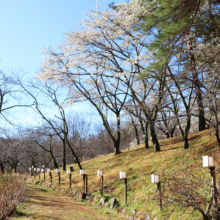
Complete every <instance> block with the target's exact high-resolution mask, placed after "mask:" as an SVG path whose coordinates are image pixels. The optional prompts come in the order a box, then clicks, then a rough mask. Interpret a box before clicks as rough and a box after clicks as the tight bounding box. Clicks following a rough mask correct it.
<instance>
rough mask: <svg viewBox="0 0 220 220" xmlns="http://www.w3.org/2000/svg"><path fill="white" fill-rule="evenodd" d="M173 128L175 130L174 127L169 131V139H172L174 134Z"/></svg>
mask: <svg viewBox="0 0 220 220" xmlns="http://www.w3.org/2000/svg"><path fill="white" fill-rule="evenodd" d="M175 128H176V127H174V128H172V129H171V130H170V137H171V138H173V134H174V131H175Z"/></svg>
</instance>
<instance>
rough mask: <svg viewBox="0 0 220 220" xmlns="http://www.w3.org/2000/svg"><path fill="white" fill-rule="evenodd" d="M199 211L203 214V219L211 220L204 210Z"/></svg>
mask: <svg viewBox="0 0 220 220" xmlns="http://www.w3.org/2000/svg"><path fill="white" fill-rule="evenodd" d="M199 212H200V213H201V214H202V217H203V220H210V218H209V216H207V215H206V214H205V213H204V212H203V210H199Z"/></svg>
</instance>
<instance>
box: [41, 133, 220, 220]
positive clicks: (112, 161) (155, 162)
mask: <svg viewBox="0 0 220 220" xmlns="http://www.w3.org/2000/svg"><path fill="white" fill-rule="evenodd" d="M213 133H214V132H213V130H205V131H203V132H199V133H196V134H191V135H190V136H189V144H190V149H188V150H184V149H183V148H182V146H183V144H182V140H181V138H180V137H177V138H172V139H166V140H161V141H160V145H161V152H158V153H154V150H153V148H152V145H151V147H150V149H148V150H146V149H145V148H144V146H143V145H139V146H136V147H134V148H131V149H129V150H128V149H126V150H124V151H122V152H121V154H119V155H117V156H114V155H113V154H109V155H107V156H100V157H98V158H95V159H92V160H88V161H85V162H83V163H82V166H83V169H84V170H85V173H86V174H88V191H89V193H92V194H93V195H99V188H100V178H98V177H97V176H96V173H97V170H103V172H104V186H105V187H104V195H105V196H110V197H115V198H116V199H117V200H118V201H119V202H120V206H119V207H118V210H121V209H123V207H125V204H124V184H123V181H121V180H120V179H119V171H125V172H126V173H127V177H128V190H129V191H128V206H127V207H126V209H127V211H128V213H129V214H131V212H132V210H133V209H135V208H136V209H137V210H138V214H142V213H148V214H151V216H159V217H160V218H161V219H164V215H166V211H164V212H160V210H159V208H158V207H157V205H156V202H155V201H154V200H155V194H156V186H155V185H154V184H151V174H152V173H157V174H160V175H161V176H162V177H161V178H162V179H163V173H164V172H165V171H166V172H167V171H168V170H171V171H177V173H181V172H183V171H184V170H185V169H189V168H190V170H191V172H192V173H193V174H195V175H204V174H206V173H207V176H208V170H207V169H204V168H202V156H203V155H211V156H213V157H214V160H215V165H216V169H217V170H219V162H220V158H219V157H218V155H220V154H219V153H220V149H219V148H218V146H217V143H216V141H215V137H214V134H213ZM210 134H211V135H210ZM69 166H73V168H74V172H73V173H72V180H73V183H72V189H74V190H75V189H76V190H77V191H80V192H81V191H82V184H83V183H82V176H80V175H79V168H78V166H77V165H76V164H73V165H72V164H71V165H69ZM69 166H67V168H69ZM60 170H61V169H60ZM52 175H53V185H54V186H55V187H56V188H59V187H58V186H57V174H56V173H55V171H52ZM218 176H219V174H218V173H217V180H218ZM37 179H38V178H37ZM41 180H42V178H41ZM46 181H48V182H47V183H46V184H49V176H48V174H47V176H46ZM68 183H69V179H68V175H67V174H66V172H63V171H61V186H60V188H66V189H68ZM169 219H171V220H172V219H175V220H177V219H181V220H183V219H187V220H188V219H201V215H200V214H199V213H197V212H194V213H191V212H187V211H184V210H183V211H176V212H173V214H172V216H170V217H169Z"/></svg>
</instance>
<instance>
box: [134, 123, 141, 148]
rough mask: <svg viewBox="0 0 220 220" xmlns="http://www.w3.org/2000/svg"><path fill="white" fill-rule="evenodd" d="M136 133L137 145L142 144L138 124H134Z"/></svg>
mask: <svg viewBox="0 0 220 220" xmlns="http://www.w3.org/2000/svg"><path fill="white" fill-rule="evenodd" d="M134 133H135V137H136V140H137V145H140V139H139V135H138V129H137V126H136V125H134Z"/></svg>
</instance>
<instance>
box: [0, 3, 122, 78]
mask: <svg viewBox="0 0 220 220" xmlns="http://www.w3.org/2000/svg"><path fill="white" fill-rule="evenodd" d="M110 2H112V0H100V5H101V6H107V5H108V4H109V3H110ZM114 2H120V1H118V0H116V1H114ZM95 6H96V0H81V1H80V0H78V1H77V0H0V28H1V34H0V60H1V61H0V69H1V70H4V71H10V70H15V69H18V68H21V69H24V70H25V72H28V73H29V74H30V75H32V76H33V75H35V74H36V70H37V69H38V67H39V66H40V64H41V62H42V60H43V57H42V56H41V54H40V53H41V51H42V49H43V48H45V47H46V46H49V45H50V46H57V45H59V44H61V43H62V42H63V33H67V32H69V31H71V30H74V29H75V28H76V27H77V21H79V20H82V19H83V17H84V16H83V12H85V11H86V10H88V9H95Z"/></svg>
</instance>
